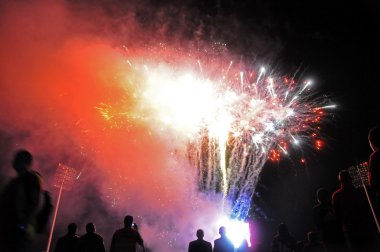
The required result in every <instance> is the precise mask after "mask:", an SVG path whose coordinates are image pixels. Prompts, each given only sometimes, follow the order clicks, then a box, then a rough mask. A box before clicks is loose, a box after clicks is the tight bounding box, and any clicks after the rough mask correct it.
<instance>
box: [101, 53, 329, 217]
mask: <svg viewBox="0 0 380 252" xmlns="http://www.w3.org/2000/svg"><path fill="white" fill-rule="evenodd" d="M178 54H179V53H178V52H176V53H175V55H177V56H176V57H169V58H161V59H159V60H154V59H153V58H149V59H147V58H144V57H141V58H136V57H134V58H128V59H127V61H126V62H127V63H128V64H127V68H128V69H127V70H126V71H127V72H128V74H126V79H127V80H126V81H125V82H126V84H125V85H127V86H129V87H128V88H127V89H128V90H131V92H133V97H134V99H135V104H134V107H133V109H131V108H128V110H129V111H131V110H133V111H134V112H133V114H134V117H133V120H144V121H147V122H149V123H150V124H151V125H154V127H155V128H156V129H158V130H159V131H160V132H170V134H174V135H176V136H177V137H178V138H180V137H181V138H182V139H186V141H187V142H188V151H187V152H188V156H189V160H190V163H191V164H192V165H193V166H194V167H196V169H197V174H198V186H199V189H200V190H202V191H204V192H208V193H210V192H212V193H216V194H218V193H220V194H221V195H223V201H224V203H225V204H224V205H225V211H226V212H228V213H229V214H230V215H232V216H233V217H234V218H238V219H245V218H246V216H247V214H248V212H249V209H250V206H251V205H250V204H251V198H252V195H253V193H254V190H255V185H256V183H257V179H258V175H259V174H260V172H261V169H262V167H263V166H264V164H265V162H266V161H267V160H268V159H270V160H273V161H279V160H280V158H281V156H282V155H288V149H289V146H290V145H297V146H299V145H301V144H305V145H306V143H309V145H310V142H312V143H313V144H312V145H314V146H315V148H316V149H320V148H322V147H323V144H324V143H323V141H322V140H321V139H320V138H319V131H320V125H321V124H322V123H323V121H324V119H325V118H326V111H327V110H328V109H331V108H334V107H335V105H334V104H330V103H328V100H327V99H324V98H323V97H318V96H316V95H315V94H314V93H312V92H311V90H312V88H313V83H312V81H310V80H306V81H297V80H296V79H294V78H291V77H288V76H281V75H276V74H269V73H268V72H269V71H267V69H266V68H264V67H261V68H260V69H259V70H258V71H255V70H254V69H252V70H251V69H250V70H244V71H243V70H242V69H246V68H244V67H242V64H234V62H233V61H228V62H227V61H225V60H224V59H223V60H222V61H223V62H222V63H220V61H218V60H217V59H216V58H215V57H214V58H213V59H206V60H205V63H202V61H201V60H199V59H193V60H192V59H191V57H190V56H189V55H187V56H188V57H178ZM132 90H133V91H132ZM110 108H111V105H107V104H101V105H100V106H99V107H98V109H99V111H100V113H101V115H102V116H103V117H104V118H105V119H106V120H108V121H112V119H113V118H114V117H115V116H114V115H115V114H117V115H123V116H125V118H129V119H131V118H130V117H129V116H128V115H129V114H128V113H125V112H122V113H118V112H113V113H110ZM121 109H123V108H121ZM327 114H328V113H327ZM136 115H138V116H136ZM117 118H118V121H119V119H120V117H119V116H117Z"/></svg>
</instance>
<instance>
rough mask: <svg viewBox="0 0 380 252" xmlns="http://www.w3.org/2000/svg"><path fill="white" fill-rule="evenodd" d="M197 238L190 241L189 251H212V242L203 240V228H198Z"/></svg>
mask: <svg viewBox="0 0 380 252" xmlns="http://www.w3.org/2000/svg"><path fill="white" fill-rule="evenodd" d="M196 235H197V238H198V239H196V240H194V241H191V242H190V243H189V248H188V252H212V245H211V243H210V242H208V241H205V240H203V237H204V232H203V230H202V229H198V230H197V233H196Z"/></svg>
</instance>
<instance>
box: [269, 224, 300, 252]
mask: <svg viewBox="0 0 380 252" xmlns="http://www.w3.org/2000/svg"><path fill="white" fill-rule="evenodd" d="M296 243H297V242H296V239H295V238H294V237H293V236H292V235H291V234H290V233H289V229H288V226H287V225H286V224H285V223H280V224H279V225H278V227H277V234H276V235H275V236H274V237H273V240H272V244H271V247H272V249H271V251H272V252H281V251H295V250H296Z"/></svg>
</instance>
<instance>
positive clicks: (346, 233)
mask: <svg viewBox="0 0 380 252" xmlns="http://www.w3.org/2000/svg"><path fill="white" fill-rule="evenodd" d="M368 141H369V145H370V147H371V148H372V150H373V152H372V154H371V155H370V157H369V162H368V164H369V165H368V181H369V186H367V187H366V186H362V187H355V186H354V185H353V182H352V177H351V176H352V175H351V174H350V173H349V172H348V171H347V170H341V171H340V172H339V174H338V176H337V177H338V182H339V188H338V189H337V190H336V191H335V192H333V193H330V192H329V191H328V190H326V189H325V188H320V189H318V190H317V192H316V201H317V204H316V205H315V206H314V207H313V208H312V209H310V215H311V216H312V219H313V224H314V228H313V229H312V230H310V231H309V232H308V233H307V235H306V241H305V242H304V241H302V239H301V240H297V239H296V238H295V237H294V236H293V235H292V233H291V232H290V230H289V227H288V225H287V224H286V223H279V224H278V226H277V229H276V230H275V234H274V236H273V238H272V241H271V244H270V248H269V249H267V250H262V249H261V248H260V247H256V248H252V247H248V242H247V241H243V242H242V244H241V245H240V246H239V247H238V248H235V247H234V244H233V243H232V242H231V241H230V239H229V238H228V235H227V232H228V230H227V229H226V227H224V226H221V227H220V228H219V234H220V238H218V239H215V240H214V243H213V245H212V244H211V242H208V241H206V240H204V236H205V234H204V231H203V230H202V229H198V230H197V231H196V237H197V239H196V240H194V241H191V242H189V244H188V252H234V251H237V252H248V251H255V252H256V251H257V252H261V251H268V250H269V251H271V252H312V251H313V252H318V251H325V252H330V251H333V252H334V251H337V252H340V251H342V252H343V251H349V252H361V251H364V252H366V251H368V252H372V251H380V246H379V233H380V228H379V225H378V216H379V215H380V212H379V210H380V128H379V127H375V128H372V129H371V130H370V131H369V135H368ZM32 164H33V156H32V154H31V153H29V152H28V151H26V150H19V151H17V152H16V153H15V155H14V158H13V161H12V166H13V168H14V170H15V171H16V173H17V176H16V177H14V178H12V179H11V181H10V182H9V183H8V184H7V185H6V186H5V187H4V189H3V190H2V192H1V197H0V251H2V252H28V251H31V250H29V248H30V246H31V243H32V241H33V239H34V237H35V236H36V234H38V233H41V232H43V231H44V230H45V229H46V226H47V223H48V221H49V218H50V217H51V211H52V208H53V206H52V204H51V198H50V195H49V193H48V192H47V191H46V190H44V187H43V179H42V176H41V175H40V174H39V173H38V172H36V171H34V170H33V169H32ZM138 247H140V249H142V251H145V246H144V240H143V238H142V236H141V234H140V233H139V230H138V226H137V224H136V223H134V222H133V217H132V216H131V215H127V216H125V218H124V227H123V228H121V229H118V230H116V231H115V232H114V233H113V235H112V241H111V245H110V249H109V252H132V251H133V252H136V250H137V248H138ZM105 251H107V249H106V248H105V245H104V239H103V237H102V236H101V235H100V234H98V233H97V232H96V226H95V224H94V223H92V222H89V223H87V225H86V233H85V234H83V235H82V236H79V235H78V234H77V225H76V223H70V224H68V226H67V233H66V234H65V235H63V236H62V237H60V238H59V239H58V240H57V242H56V244H55V247H54V252H105Z"/></svg>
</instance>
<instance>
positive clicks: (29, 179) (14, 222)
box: [0, 150, 44, 252]
mask: <svg viewBox="0 0 380 252" xmlns="http://www.w3.org/2000/svg"><path fill="white" fill-rule="evenodd" d="M32 163H33V157H32V155H31V154H30V153H29V152H28V151H26V150H20V151H18V152H16V154H15V156H14V158H13V162H12V165H13V168H14V169H15V171H16V172H17V177H15V178H13V179H12V180H11V181H10V183H9V184H8V185H7V186H6V187H5V189H4V191H3V193H2V196H1V202H0V207H1V210H0V211H1V216H0V217H1V219H0V237H1V238H0V239H2V240H3V241H1V242H0V243H1V245H0V246H3V248H1V251H12V252H16V251H29V250H31V244H32V240H33V237H34V235H35V233H36V232H37V231H40V228H39V227H38V219H37V216H38V213H39V212H40V210H41V209H42V207H41V206H42V205H43V201H44V194H43V190H42V181H41V177H40V175H39V174H38V173H37V172H35V171H33V170H32V169H31V166H32Z"/></svg>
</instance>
